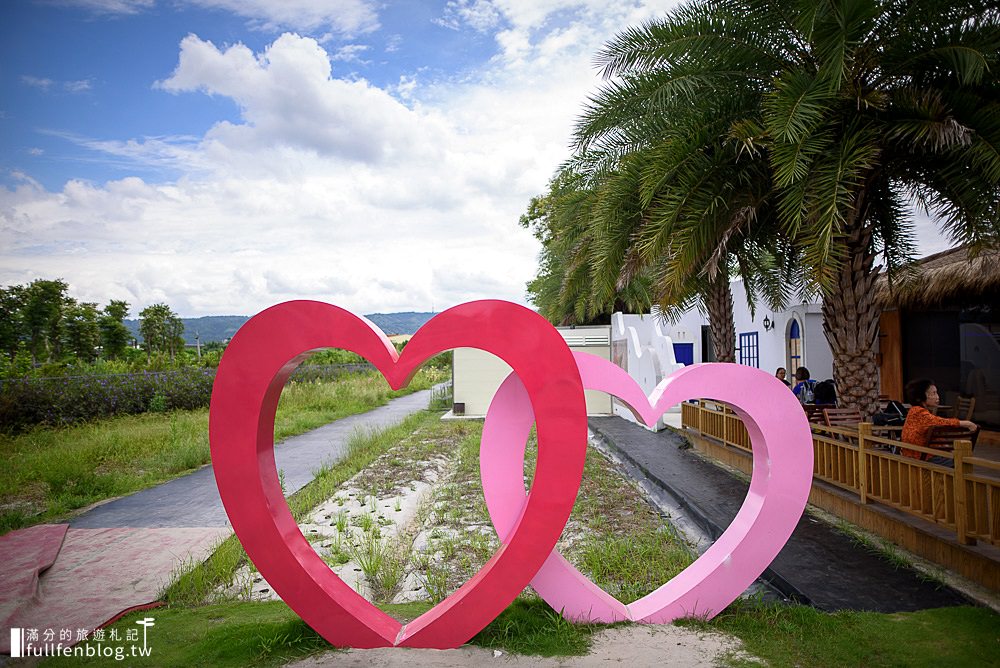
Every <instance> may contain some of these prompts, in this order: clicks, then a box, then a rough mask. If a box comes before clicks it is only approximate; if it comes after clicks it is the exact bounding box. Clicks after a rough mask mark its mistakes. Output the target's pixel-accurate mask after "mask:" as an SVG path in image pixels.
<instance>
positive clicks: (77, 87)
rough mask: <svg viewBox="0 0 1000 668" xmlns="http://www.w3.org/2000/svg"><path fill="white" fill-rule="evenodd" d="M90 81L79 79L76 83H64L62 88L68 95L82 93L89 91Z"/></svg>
mask: <svg viewBox="0 0 1000 668" xmlns="http://www.w3.org/2000/svg"><path fill="white" fill-rule="evenodd" d="M91 83H92V82H91V80H90V79H79V80H78V81H64V82H63V88H65V89H66V90H67V91H69V92H70V93H83V92H85V91H88V90H90V89H91Z"/></svg>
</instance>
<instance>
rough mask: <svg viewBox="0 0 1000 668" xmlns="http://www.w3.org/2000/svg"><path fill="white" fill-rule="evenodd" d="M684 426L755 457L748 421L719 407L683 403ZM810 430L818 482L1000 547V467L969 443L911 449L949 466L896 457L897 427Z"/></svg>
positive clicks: (964, 540)
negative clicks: (949, 447)
mask: <svg viewBox="0 0 1000 668" xmlns="http://www.w3.org/2000/svg"><path fill="white" fill-rule="evenodd" d="M681 425H682V426H683V427H685V428H686V429H690V430H692V431H695V432H697V433H699V434H701V435H702V436H707V437H709V438H712V439H715V440H717V441H721V442H723V443H725V444H727V445H731V446H733V447H735V448H739V449H741V450H744V451H746V452H752V450H751V446H750V436H749V434H748V433H747V430H746V428H745V427H744V426H743V422H742V421H741V420H740V419H739V417H737V415H736V414H735V413H733V411H732V410H731V409H729V408H728V407H726V406H725V405H723V404H720V403H718V402H714V401H708V400H702V401H691V402H685V403H684V404H682V406H681ZM811 426H812V431H813V437H812V441H813V455H814V469H813V476H814V477H815V478H817V479H819V480H822V481H824V482H827V483H829V484H831V485H835V486H837V487H839V488H840V489H843V490H846V491H848V492H851V493H853V494H856V495H857V496H858V500H859V502H860V503H862V504H865V503H871V502H877V503H882V504H885V505H887V506H892V507H893V508H896V509H898V510H901V511H903V512H905V513H908V514H910V515H914V516H916V517H919V518H921V519H924V520H926V521H928V522H933V523H934V524H937V525H939V526H942V527H945V528H947V529H949V530H951V531H954V532H955V534H956V536H957V539H958V542H960V543H964V544H966V545H974V544H975V543H976V541H983V542H984V543H991V544H993V545H1000V462H996V461H993V460H989V459H983V458H981V457H975V456H974V455H973V452H972V444H971V443H970V442H969V441H955V444H954V447H955V450H954V452H947V451H943V450H935V449H931V448H920V447H917V446H915V445H907V446H906V448H907V449H908V450H913V451H917V452H925V453H928V454H930V455H936V456H940V457H945V458H947V459H950V460H953V464H954V467H950V466H941V465H938V464H932V463H930V462H925V461H921V460H919V459H915V458H913V457H906V456H903V455H901V454H898V452H899V446H900V442H899V441H898V440H893V439H891V438H887V436H888V435H891V433H892V432H893V431H894V430H895V431H898V430H899V427H895V428H893V427H874V426H873V425H871V424H870V423H867V422H865V423H861V424H859V425H858V428H857V429H850V428H837V427H826V426H824V425H818V424H812V425H811ZM988 471H993V472H996V473H994V474H993V475H992V476H991V475H986V472H988ZM994 476H996V477H994Z"/></svg>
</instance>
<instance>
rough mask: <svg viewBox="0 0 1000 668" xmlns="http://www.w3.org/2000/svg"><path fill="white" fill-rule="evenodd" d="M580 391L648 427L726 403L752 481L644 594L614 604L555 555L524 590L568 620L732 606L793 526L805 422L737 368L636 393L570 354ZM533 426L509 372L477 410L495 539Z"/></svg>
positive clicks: (803, 487) (806, 440)
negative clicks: (689, 403) (716, 532)
mask: <svg viewBox="0 0 1000 668" xmlns="http://www.w3.org/2000/svg"><path fill="white" fill-rule="evenodd" d="M574 357H575V359H576V361H577V365H578V367H579V369H580V375H581V377H582V378H583V385H584V388H586V389H590V390H600V391H603V392H606V393H608V394H610V395H613V396H616V397H618V398H619V399H620V400H622V401H624V402H625V403H626V404H627V406H628V407H629V409H630V410H631V411H632V412H633V413H634V414H635V415H636V417H637V418H638V419H640V420H642V421H643V422H645V423H646V424H647V425H653V424H655V423H656V420H657V419H658V418H659V417H660V416H661V415H662V414H663V413H664V412H665V411H666V409H668V408H669V407H671V406H673V405H675V404H677V403H679V402H681V401H684V400H686V399H693V398H710V399H715V400H717V401H723V402H725V403H727V404H729V405H731V406H732V407H733V410H735V411H736V413H737V415H739V417H740V418H741V419H742V420H743V423H744V424H745V425H746V428H747V431H748V432H749V434H750V441H751V444H752V446H753V475H752V476H751V480H750V490H749V491H748V492H747V496H746V499H745V500H744V502H743V505H742V507H741V508H740V510H739V512H738V513H737V515H736V517H735V518H734V519H733V521H732V523H731V524H730V525H729V527H728V528H727V529H726V531H725V532H724V533H723V534H722V536H720V537H719V539H718V540H716V541H715V543H714V544H713V545H712V546H711V547H709V549H708V550H706V551H705V553H704V554H702V555H701V556H700V557H699V558H698V559H697V560H695V562H694V563H693V564H691V565H690V566H688V567H687V568H686V569H684V571H682V572H681V573H679V574H678V575H677V576H676V577H674V578H673V579H672V580H670V581H669V582H667V583H665V584H664V585H662V586H661V587H659V588H658V589H656V590H655V591H653V592H651V593H650V594H648V595H647V596H644V597H643V598H641V599H639V600H637V601H635V602H633V603H631V604H628V605H626V604H624V603H622V602H621V601H619V600H618V599H616V598H615V597H613V596H611V595H610V594H608V593H607V592H605V591H604V590H603V589H601V588H600V587H598V586H597V585H596V584H594V583H593V582H592V581H591V580H590V579H588V578H587V577H586V576H585V575H583V574H582V573H580V572H579V571H578V570H577V569H576V568H575V567H574V566H573V565H572V564H571V563H569V562H568V561H567V560H566V559H565V558H564V557H563V556H562V555H561V554H559V552H558V551H557V550H553V552H552V554H551V555H549V558H548V559H546V561H545V564H544V565H543V566H542V568H541V569H540V570H539V572H538V573H537V574H536V575H535V577H534V578H532V580H531V586H532V587H534V588H535V590H536V591H537V592H538V593H539V595H540V596H541V597H542V598H543V599H545V601H546V602H547V603H548V604H549V605H551V606H552V607H553V608H554V609H556V610H558V611H560V612H562V614H563V615H564V616H565V617H566V618H567V619H570V620H574V621H596V622H616V621H622V620H632V621H640V622H647V623H668V622H671V621H673V620H675V619H677V618H679V617H685V616H700V617H706V618H711V617H713V616H715V615H716V614H718V613H719V612H721V611H722V610H723V609H725V607H726V606H727V605H729V604H730V603H732V602H733V601H734V600H735V599H736V598H737V597H738V596H739V595H740V594H741V593H743V592H744V591H745V590H746V588H747V587H748V586H749V585H750V584H751V583H752V582H753V581H754V580H756V579H757V577H758V576H759V575H760V574H761V573H762V572H763V571H764V569H765V568H767V566H768V564H770V563H771V561H772V560H773V559H774V557H775V556H777V554H778V552H779V551H780V550H781V548H782V547H783V546H784V544H785V542H786V541H787V540H788V537H789V536H790V535H791V534H792V531H793V530H794V529H795V525H796V524H797V523H798V520H799V518H800V517H801V516H802V511H803V510H804V508H805V504H806V501H807V500H808V498H809V489H810V486H811V484H812V471H813V450H812V436H811V432H810V429H809V423H808V422H807V421H806V418H805V415H804V414H803V412H802V407H801V406H800V405H799V403H798V401H797V400H796V399H795V397H794V396H793V395H792V393H791V392H789V391H788V388H787V387H786V386H785V385H784V384H782V383H781V382H780V381H778V380H777V379H775V378H774V377H772V376H770V375H769V374H767V373H764V372H762V371H760V370H759V369H754V368H751V367H747V366H743V365H737V364H695V365H691V366H687V367H684V368H683V369H679V370H678V371H676V372H674V373H673V374H672V375H670V376H669V377H667V378H666V379H664V380H663V382H661V383H660V384H659V385H658V386H657V387H656V389H655V390H654V391H653V393H652V395H651V396H650V397H648V398H647V397H646V395H645V394H643V392H642V390H641V389H640V388H639V386H638V385H637V384H636V382H635V381H634V380H633V379H632V378H631V377H630V376H629V375H628V374H627V373H626V372H625V371H624V370H622V369H621V368H619V367H618V366H616V365H615V364H613V363H611V362H609V361H607V360H605V359H602V358H600V357H596V356H594V355H590V354H587V353H574ZM533 421H534V416H533V414H532V407H531V403H530V402H529V401H528V400H527V395H526V394H525V392H524V387H523V385H522V384H521V382H520V381H519V380H518V378H517V376H516V375H514V374H511V375H510V376H508V378H507V379H506V380H505V381H504V382H503V384H502V385H501V386H500V389H499V390H498V391H497V394H496V396H494V398H493V402H492V403H491V404H490V407H489V410H488V411H487V414H486V423H485V424H484V425H483V436H482V442H481V448H480V470H481V474H482V481H483V491H484V493H485V495H486V506H487V508H488V510H489V512H490V518H491V519H492V521H493V525H494V527H495V528H496V530H497V534H498V535H499V536H500V538H501V540H505V538H506V537H507V536H509V535H511V534H510V531H511V528H512V527H513V526H514V520H515V519H516V517H517V514H518V512H519V511H520V508H521V507H522V505H523V504H524V501H525V491H524V478H523V474H524V449H525V444H526V441H527V438H528V434H529V432H530V429H531V425H532V423H533Z"/></svg>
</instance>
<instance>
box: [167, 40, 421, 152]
mask: <svg viewBox="0 0 1000 668" xmlns="http://www.w3.org/2000/svg"><path fill="white" fill-rule="evenodd" d="M331 74H332V72H331V64H330V58H329V55H328V54H327V52H326V51H325V50H324V49H323V47H322V46H320V45H319V43H318V42H316V40H314V39H312V38H308V37H299V36H298V35H294V34H291V33H286V34H284V35H282V36H281V37H279V38H278V39H277V40H275V41H274V43H272V44H271V45H270V46H269V47H268V48H267V49H266V50H265V51H264V52H263V53H261V54H254V53H253V52H251V51H250V49H248V48H247V47H246V46H244V45H242V44H237V45H234V46H230V47H228V48H226V49H225V50H220V49H218V48H217V47H216V46H215V45H214V44H212V43H211V42H207V41H203V40H201V39H199V38H198V37H196V36H194V35H189V36H188V37H185V38H184V40H183V41H182V42H181V54H180V61H179V63H178V65H177V68H176V69H175V70H174V73H173V74H172V75H171V76H170V77H169V78H168V79H166V80H164V81H161V82H159V83H158V84H157V85H158V86H159V87H160V88H162V89H164V90H167V91H170V92H173V93H180V92H190V91H202V92H205V93H208V94H210V95H222V96H225V97H229V98H232V99H233V100H234V101H235V102H236V103H237V104H239V106H240V108H241V110H242V115H243V118H244V120H245V121H246V122H245V123H241V124H233V123H229V122H222V123H218V124H216V125H215V126H214V127H213V128H212V130H211V131H210V132H209V133H208V135H207V136H206V137H205V140H206V145H207V146H208V147H209V148H208V150H211V148H212V147H214V148H215V149H217V150H218V152H219V154H220V158H221V157H222V154H223V153H225V154H228V155H230V156H233V157H234V159H235V160H236V161H237V162H239V163H242V162H243V156H244V155H245V154H246V153H256V152H257V151H261V150H264V151H267V150H271V149H273V148H276V147H291V148H298V149H303V150H306V151H311V152H315V153H317V154H320V155H324V156H329V157H339V158H347V159H349V160H353V161H360V162H368V163H380V162H383V161H385V160H390V159H396V160H398V159H399V158H400V156H401V154H403V153H412V152H413V151H419V150H422V149H426V150H432V151H433V149H432V147H431V146H430V145H429V144H428V143H427V142H426V141H422V140H421V139H420V134H419V133H418V131H419V130H426V129H427V128H426V127H418V125H420V122H419V121H418V119H417V118H416V116H415V115H414V114H413V113H412V112H411V111H410V110H409V109H407V108H406V107H405V106H403V105H402V104H401V103H400V102H398V101H397V100H396V99H395V98H393V97H392V96H391V95H389V94H388V93H387V92H385V91H383V90H381V89H379V88H375V87H373V86H371V85H370V84H369V83H368V82H366V81H364V80H358V81H348V80H344V79H336V78H332V76H331Z"/></svg>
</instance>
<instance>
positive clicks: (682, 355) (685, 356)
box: [674, 343, 694, 366]
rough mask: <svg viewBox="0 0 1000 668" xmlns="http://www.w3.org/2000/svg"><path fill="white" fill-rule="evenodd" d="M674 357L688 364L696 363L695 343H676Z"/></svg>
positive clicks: (685, 364)
mask: <svg viewBox="0 0 1000 668" xmlns="http://www.w3.org/2000/svg"><path fill="white" fill-rule="evenodd" d="M674 359H675V360H677V361H678V362H679V363H681V364H683V365H684V366H687V365H688V364H694V344H693V343H675V344H674Z"/></svg>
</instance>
